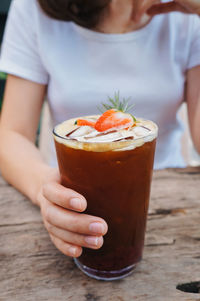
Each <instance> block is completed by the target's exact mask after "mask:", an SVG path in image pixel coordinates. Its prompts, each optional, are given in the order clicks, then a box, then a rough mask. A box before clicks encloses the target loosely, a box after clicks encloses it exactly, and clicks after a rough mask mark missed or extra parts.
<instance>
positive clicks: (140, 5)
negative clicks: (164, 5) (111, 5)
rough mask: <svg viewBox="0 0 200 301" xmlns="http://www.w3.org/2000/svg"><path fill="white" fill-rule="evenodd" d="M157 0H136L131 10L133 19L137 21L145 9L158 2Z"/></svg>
mask: <svg viewBox="0 0 200 301" xmlns="http://www.w3.org/2000/svg"><path fill="white" fill-rule="evenodd" d="M158 2H159V0H145V1H144V0H143V1H141V0H136V2H135V7H134V10H133V15H132V17H133V19H134V20H135V21H136V22H139V21H140V19H141V17H142V16H143V15H144V14H145V13H146V11H147V10H148V9H149V8H150V7H151V6H152V5H153V4H156V3H158Z"/></svg>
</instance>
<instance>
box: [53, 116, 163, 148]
mask: <svg viewBox="0 0 200 301" xmlns="http://www.w3.org/2000/svg"><path fill="white" fill-rule="evenodd" d="M143 120H145V119H143ZM146 120H147V119H146ZM151 122H152V123H153V124H154V125H155V132H153V133H152V132H151V133H149V134H148V135H146V136H144V137H138V138H133V139H128V140H125V139H124V140H120V141H116V140H115V141H95V142H94V141H78V140H76V139H73V138H69V137H67V136H66V137H63V136H60V135H59V134H58V133H56V127H57V126H58V125H59V124H58V125H56V126H55V127H54V128H53V130H52V133H53V135H54V136H56V137H58V138H60V139H62V140H66V141H71V142H73V143H83V144H108V143H127V144H128V143H129V144H130V143H131V142H132V143H134V142H135V141H138V140H142V139H145V138H147V137H149V136H155V137H154V138H153V139H152V141H153V140H154V139H156V138H157V137H158V126H157V124H156V123H155V122H153V121H151ZM145 142H149V141H145Z"/></svg>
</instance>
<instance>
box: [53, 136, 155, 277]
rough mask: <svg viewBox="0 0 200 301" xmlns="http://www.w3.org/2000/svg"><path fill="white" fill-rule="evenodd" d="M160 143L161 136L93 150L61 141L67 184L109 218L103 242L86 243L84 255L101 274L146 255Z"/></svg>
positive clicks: (89, 211) (60, 154)
mask: <svg viewBox="0 0 200 301" xmlns="http://www.w3.org/2000/svg"><path fill="white" fill-rule="evenodd" d="M155 144H156V139H154V140H153V141H151V142H146V143H145V144H143V145H142V146H140V147H136V148H135V149H133V150H126V151H108V152H91V151H85V150H78V149H73V148H70V147H67V146H66V145H64V144H61V143H58V142H57V141H55V145H56V151H57V156H58V163H59V168H60V173H61V177H62V184H63V185H64V186H66V187H69V188H72V189H74V190H75V191H77V192H79V193H81V194H82V195H84V196H85V198H86V200H87V203H88V207H87V210H86V213H87V214H91V215H95V216H99V217H102V218H103V219H105V221H106V222H107V223H108V233H107V234H106V235H105V236H104V244H103V247H102V248H101V249H99V250H92V249H87V248H85V249H84V251H83V254H82V255H81V257H80V258H79V262H80V263H81V264H82V265H84V266H86V267H89V268H91V269H94V270H97V272H95V275H97V276H98V271H118V270H121V269H124V268H126V267H129V266H131V265H135V264H137V263H138V262H139V261H140V260H141V258H142V251H143V246H144V236H145V227H146V217H147V211H148V204H149V195H150V183H151V176H152V168H153V161H154V151H155ZM105 275H106V273H105ZM105 277H108V278H109V277H110V276H105Z"/></svg>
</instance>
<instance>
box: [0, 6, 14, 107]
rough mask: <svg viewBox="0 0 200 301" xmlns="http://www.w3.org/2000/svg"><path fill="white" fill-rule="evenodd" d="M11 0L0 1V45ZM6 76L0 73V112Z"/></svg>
mask: <svg viewBox="0 0 200 301" xmlns="http://www.w3.org/2000/svg"><path fill="white" fill-rule="evenodd" d="M10 3H11V0H0V44H1V43H2V38H3V32H4V28H5V23H6V18H7V14H8V10H9V7H10ZM5 80H6V74H4V73H2V72H0V110H1V107H2V101H3V92H4V87H5Z"/></svg>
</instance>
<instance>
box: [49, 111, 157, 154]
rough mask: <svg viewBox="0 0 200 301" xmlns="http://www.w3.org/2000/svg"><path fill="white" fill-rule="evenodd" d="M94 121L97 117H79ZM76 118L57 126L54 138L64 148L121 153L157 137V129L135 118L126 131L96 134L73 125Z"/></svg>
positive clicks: (94, 131)
mask: <svg viewBox="0 0 200 301" xmlns="http://www.w3.org/2000/svg"><path fill="white" fill-rule="evenodd" d="M80 118H81V119H87V120H91V121H96V120H97V119H98V118H99V115H94V116H85V117H80ZM76 120H77V118H73V119H69V120H67V121H64V122H63V123H61V124H59V125H57V126H56V127H55V129H54V138H55V140H56V141H57V142H59V143H62V144H65V145H66V146H69V147H72V148H75V149H83V150H87V151H96V152H98V151H99V152H102V151H110V150H113V151H119V150H120V151H122V150H130V149H134V148H136V147H139V146H141V145H143V144H144V143H145V142H149V141H152V140H154V139H155V138H156V137H157V133H158V127H157V125H156V124H155V123H154V122H152V121H150V120H144V119H141V118H137V122H136V125H135V126H134V127H132V128H130V129H128V130H126V129H121V130H117V129H115V128H112V129H110V130H109V131H106V132H98V131H96V130H95V129H94V128H92V127H90V126H78V125H75V124H74V123H75V121H76Z"/></svg>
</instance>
